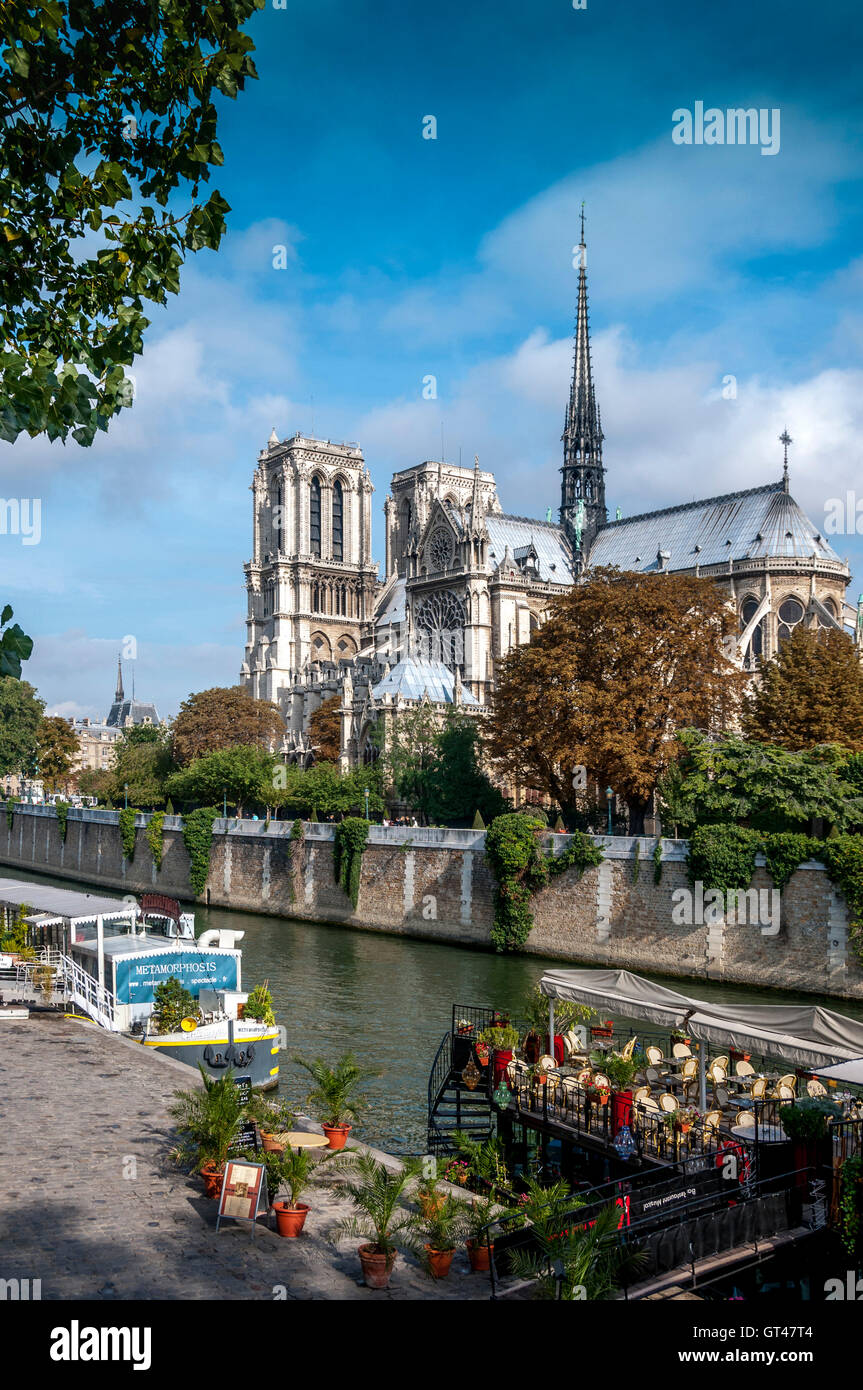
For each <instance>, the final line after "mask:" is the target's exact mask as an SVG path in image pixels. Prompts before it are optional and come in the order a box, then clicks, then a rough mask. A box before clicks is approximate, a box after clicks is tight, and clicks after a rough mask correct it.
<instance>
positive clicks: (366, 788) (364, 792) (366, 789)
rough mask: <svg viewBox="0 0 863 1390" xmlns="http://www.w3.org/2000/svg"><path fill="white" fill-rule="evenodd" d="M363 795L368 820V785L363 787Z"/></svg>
mask: <svg viewBox="0 0 863 1390" xmlns="http://www.w3.org/2000/svg"><path fill="white" fill-rule="evenodd" d="M363 796H364V797H365V799H366V820H368V818H369V789H368V787H364V788H363Z"/></svg>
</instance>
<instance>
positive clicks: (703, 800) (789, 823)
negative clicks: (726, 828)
mask: <svg viewBox="0 0 863 1390" xmlns="http://www.w3.org/2000/svg"><path fill="white" fill-rule="evenodd" d="M678 743H679V746H680V750H681V752H680V757H679V759H678V761H677V762H676V763H675V764H672V766H671V768H670V769H669V771H668V773H667V774H666V776H665V777H664V778H663V779H662V781H661V782H660V784H659V792H660V809H661V813H662V820H663V825H664V826H667V827H668V828H669V829H671V828H672V827H676V828H677V829H678V831H679V832H680V833H681V834H683V835H688V834H690V833H691V832H692V831H693V830H694V829H695V827H696V826H700V825H721V824H727V823H734V824H739V825H744V826H749V827H751V828H752V829H753V830H766V831H773V832H779V831H789V832H793V831H806V830H809V829H810V825H811V822H812V821H813V820H815V819H820V820H822V821H824V822H825V823H826V825H827V826H835V827H836V828H837V829H839V830H845V829H849V828H851V827H853V826H858V825H860V824H861V823H863V781H861V774H860V769H859V762H860V758H859V756H856V755H852V756H851V757H849V755H848V753H847V752H846V750H845V749H843V748H840V747H839V746H838V745H837V744H825V745H821V746H820V747H818V748H814V749H810V750H806V751H804V752H800V753H793V752H790V751H789V750H788V749H786V748H780V747H778V746H776V745H775V744H766V743H755V742H751V741H748V740H746V739H744V738H742V737H740V735H738V734H729V735H727V736H726V737H724V738H721V739H710V738H705V737H704V735H703V734H700V733H698V732H697V731H696V730H694V729H686V730H683V731H682V732H681V733H680V734H679V736H678Z"/></svg>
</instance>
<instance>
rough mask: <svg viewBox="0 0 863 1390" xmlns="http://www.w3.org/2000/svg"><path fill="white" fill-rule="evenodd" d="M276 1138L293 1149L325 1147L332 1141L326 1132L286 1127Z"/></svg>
mask: <svg viewBox="0 0 863 1390" xmlns="http://www.w3.org/2000/svg"><path fill="white" fill-rule="evenodd" d="M275 1138H276V1139H277V1140H278V1141H279V1143H280V1144H290V1146H291V1148H292V1149H323V1148H325V1147H326V1145H327V1144H328V1143H329V1142H330V1141H329V1139H328V1138H327V1136H326V1135H325V1134H310V1133H306V1131H305V1130H302V1129H286V1130H283V1131H282V1133H281V1134H277V1135H276V1136H275Z"/></svg>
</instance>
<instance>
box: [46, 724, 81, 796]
mask: <svg viewBox="0 0 863 1390" xmlns="http://www.w3.org/2000/svg"><path fill="white" fill-rule="evenodd" d="M36 751H37V756H38V759H39V775H40V777H41V778H42V782H43V784H44V785H45V786H46V787H50V788H51V789H52V790H55V789H56V788H57V785H58V783H61V782H65V781H66V780H67V778H68V776H69V774H70V772H71V771H72V766H73V764H74V761H75V756H76V754H77V752H78V740H77V738H76V736H75V731H74V729H73V728H72V726H71V724H70V723H69V721H68V719H62V718H61V717H60V716H59V715H57V714H51V715H45V716H44V717H43V718H42V719H40V721H39V727H38V729H37V730H36Z"/></svg>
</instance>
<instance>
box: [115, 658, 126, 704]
mask: <svg viewBox="0 0 863 1390" xmlns="http://www.w3.org/2000/svg"><path fill="white" fill-rule="evenodd" d="M125 698H126V697H125V695H124V694H123V664H122V661H121V659H120V657H119V656H118V657H117V689H116V690H115V691H114V703H115V704H122V702H123V700H124V699H125Z"/></svg>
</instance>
